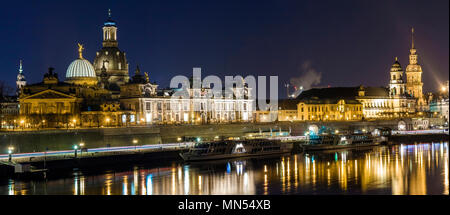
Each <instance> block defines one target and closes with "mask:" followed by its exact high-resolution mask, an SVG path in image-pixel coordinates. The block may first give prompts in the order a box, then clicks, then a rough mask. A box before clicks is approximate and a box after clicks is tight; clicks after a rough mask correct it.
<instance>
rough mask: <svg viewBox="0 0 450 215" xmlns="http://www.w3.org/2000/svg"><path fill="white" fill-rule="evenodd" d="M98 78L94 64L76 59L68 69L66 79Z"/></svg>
mask: <svg viewBox="0 0 450 215" xmlns="http://www.w3.org/2000/svg"><path fill="white" fill-rule="evenodd" d="M78 77H80V78H96V75H95V70H94V67H93V66H92V64H91V63H90V62H89V61H88V60H86V59H76V60H74V61H73V62H72V63H71V64H70V65H69V68H67V72H66V79H73V78H78Z"/></svg>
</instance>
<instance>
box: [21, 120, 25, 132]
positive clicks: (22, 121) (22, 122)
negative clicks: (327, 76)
mask: <svg viewBox="0 0 450 215" xmlns="http://www.w3.org/2000/svg"><path fill="white" fill-rule="evenodd" d="M24 123H25V121H24V120H23V119H22V120H20V124H21V126H22V131H23V129H24V126H23V124H24Z"/></svg>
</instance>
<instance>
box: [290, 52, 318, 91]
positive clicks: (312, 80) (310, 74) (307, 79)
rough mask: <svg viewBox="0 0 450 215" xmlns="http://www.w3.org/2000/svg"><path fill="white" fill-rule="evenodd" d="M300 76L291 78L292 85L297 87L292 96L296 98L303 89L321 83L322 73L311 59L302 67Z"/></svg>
mask: <svg viewBox="0 0 450 215" xmlns="http://www.w3.org/2000/svg"><path fill="white" fill-rule="evenodd" d="M300 74H301V75H300V76H298V77H293V78H291V79H290V83H291V86H294V87H295V92H294V93H293V94H292V97H294V98H296V97H297V96H298V95H300V93H301V92H302V91H303V90H309V89H311V87H312V86H314V85H317V84H320V79H321V78H322V73H320V72H317V71H316V70H315V69H314V68H313V67H312V66H311V62H310V61H305V62H304V63H303V64H302V66H301V68H300Z"/></svg>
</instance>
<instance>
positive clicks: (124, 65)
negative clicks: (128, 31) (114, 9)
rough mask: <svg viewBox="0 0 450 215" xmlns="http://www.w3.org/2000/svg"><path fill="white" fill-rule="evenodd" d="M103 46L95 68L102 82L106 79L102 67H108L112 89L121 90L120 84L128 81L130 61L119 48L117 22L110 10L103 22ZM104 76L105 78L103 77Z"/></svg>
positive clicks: (97, 54) (96, 59) (107, 71)
mask: <svg viewBox="0 0 450 215" xmlns="http://www.w3.org/2000/svg"><path fill="white" fill-rule="evenodd" d="M102 29H103V42H102V46H103V47H102V48H101V49H100V50H99V51H98V52H97V53H96V56H95V59H94V69H95V73H96V75H97V78H98V80H99V81H100V82H103V81H105V80H104V78H105V75H103V76H102V75H101V74H102V69H103V70H104V69H106V73H107V77H108V80H107V81H108V83H109V87H110V90H117V91H118V90H120V86H121V85H123V84H126V83H128V81H129V79H130V77H129V76H128V61H127V58H126V56H125V52H123V51H121V50H120V49H119V45H118V42H117V24H116V22H115V21H114V20H112V18H111V10H108V19H107V20H106V22H105V23H104V24H103V28H102ZM102 77H103V79H102Z"/></svg>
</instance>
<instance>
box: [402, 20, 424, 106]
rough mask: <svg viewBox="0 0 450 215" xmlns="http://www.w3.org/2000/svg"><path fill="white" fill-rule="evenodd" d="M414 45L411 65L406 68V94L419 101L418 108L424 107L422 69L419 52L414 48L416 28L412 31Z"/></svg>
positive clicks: (411, 52)
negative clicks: (419, 62)
mask: <svg viewBox="0 0 450 215" xmlns="http://www.w3.org/2000/svg"><path fill="white" fill-rule="evenodd" d="M411 37H412V44H411V49H410V50H409V51H410V54H409V65H408V66H407V67H406V92H407V93H408V94H409V95H410V96H412V97H414V98H416V99H418V106H423V105H424V102H423V93H422V87H423V83H422V67H421V66H420V65H419V64H418V61H417V51H416V49H415V47H414V28H412V29H411Z"/></svg>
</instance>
